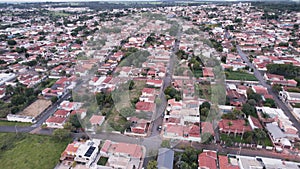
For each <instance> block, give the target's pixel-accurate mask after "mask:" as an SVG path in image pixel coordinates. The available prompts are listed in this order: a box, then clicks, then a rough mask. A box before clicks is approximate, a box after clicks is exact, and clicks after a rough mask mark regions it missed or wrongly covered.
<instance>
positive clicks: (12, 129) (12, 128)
mask: <svg viewBox="0 0 300 169" xmlns="http://www.w3.org/2000/svg"><path fill="white" fill-rule="evenodd" d="M70 96H71V93H70V92H68V93H66V94H65V95H64V96H63V97H61V98H60V99H59V100H58V101H57V102H56V103H54V104H53V105H51V106H50V107H49V108H48V109H47V110H46V111H44V112H43V114H42V115H41V117H40V118H39V119H37V122H36V123H35V124H33V125H32V126H28V127H17V126H0V132H31V131H32V130H34V129H36V128H38V127H40V126H41V125H42V124H43V123H44V122H45V121H46V120H47V119H48V118H49V116H51V115H52V114H53V113H54V112H55V111H56V109H57V106H58V105H59V104H60V103H61V102H62V101H64V100H66V99H67V98H68V97H70Z"/></svg>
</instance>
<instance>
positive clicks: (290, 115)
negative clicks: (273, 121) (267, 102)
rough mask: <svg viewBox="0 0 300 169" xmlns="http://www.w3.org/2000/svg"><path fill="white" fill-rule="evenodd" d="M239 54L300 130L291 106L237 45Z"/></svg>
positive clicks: (299, 129)
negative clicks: (283, 100)
mask: <svg viewBox="0 0 300 169" xmlns="http://www.w3.org/2000/svg"><path fill="white" fill-rule="evenodd" d="M237 51H238V54H239V55H240V56H241V57H242V59H243V60H244V61H245V62H246V64H247V65H248V66H249V67H250V68H252V69H253V70H254V76H255V77H256V78H257V79H258V80H259V82H260V84H261V85H262V86H264V87H266V88H267V89H268V92H269V93H270V94H271V95H272V96H273V98H274V100H275V103H276V105H277V106H278V107H279V108H281V109H282V110H283V111H284V112H285V114H286V115H287V116H288V117H289V119H290V121H291V122H292V123H293V125H294V126H295V127H296V128H297V130H298V131H300V123H299V122H298V120H297V119H296V118H295V117H294V116H293V115H292V113H291V111H290V110H289V108H288V107H287V106H286V104H285V103H283V102H282V100H280V99H279V97H278V95H277V94H275V93H274V92H273V90H272V87H271V86H270V85H269V84H267V83H266V81H265V80H264V78H263V75H262V74H261V73H260V72H259V71H258V70H257V68H256V67H255V66H254V65H253V64H252V63H251V62H250V61H249V59H248V57H247V55H246V54H245V53H244V52H243V51H242V50H241V49H240V47H239V46H237Z"/></svg>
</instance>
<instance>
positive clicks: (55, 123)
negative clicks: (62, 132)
mask: <svg viewBox="0 0 300 169" xmlns="http://www.w3.org/2000/svg"><path fill="white" fill-rule="evenodd" d="M66 121H67V118H65V117H57V116H51V117H49V118H48V119H47V120H46V122H45V124H46V125H47V127H49V128H61V129H62V128H64V124H65V122H66Z"/></svg>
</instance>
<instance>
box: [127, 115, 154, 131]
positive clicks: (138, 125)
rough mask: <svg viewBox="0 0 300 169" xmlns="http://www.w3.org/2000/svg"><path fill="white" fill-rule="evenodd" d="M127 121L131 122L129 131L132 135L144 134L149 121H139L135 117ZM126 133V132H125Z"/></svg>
mask: <svg viewBox="0 0 300 169" xmlns="http://www.w3.org/2000/svg"><path fill="white" fill-rule="evenodd" d="M129 121H130V122H131V125H130V131H131V133H133V134H146V133H147V130H148V127H149V124H150V121H148V120H145V119H139V118H136V117H130V118H129ZM126 133H127V132H126Z"/></svg>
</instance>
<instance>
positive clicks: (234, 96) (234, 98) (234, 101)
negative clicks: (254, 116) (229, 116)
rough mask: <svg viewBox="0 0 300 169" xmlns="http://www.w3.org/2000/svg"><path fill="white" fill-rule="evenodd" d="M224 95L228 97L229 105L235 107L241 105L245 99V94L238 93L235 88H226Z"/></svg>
mask: <svg viewBox="0 0 300 169" xmlns="http://www.w3.org/2000/svg"><path fill="white" fill-rule="evenodd" d="M226 96H227V97H228V99H229V102H230V105H231V106H236V107H241V106H242V105H243V104H244V103H246V100H247V98H246V96H245V95H244V94H241V93H239V92H238V91H237V90H231V89H227V90H226Z"/></svg>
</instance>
